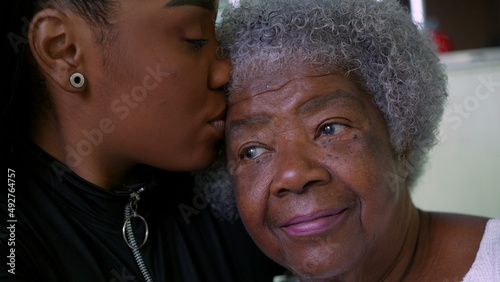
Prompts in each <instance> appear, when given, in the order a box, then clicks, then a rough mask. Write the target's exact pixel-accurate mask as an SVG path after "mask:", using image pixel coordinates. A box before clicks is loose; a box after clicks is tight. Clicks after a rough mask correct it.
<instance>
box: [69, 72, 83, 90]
mask: <svg viewBox="0 0 500 282" xmlns="http://www.w3.org/2000/svg"><path fill="white" fill-rule="evenodd" d="M69 83H71V86H73V87H75V88H82V86H83V85H84V84H85V76H83V74H81V73H79V72H75V73H74V74H72V75H71V76H70V78H69Z"/></svg>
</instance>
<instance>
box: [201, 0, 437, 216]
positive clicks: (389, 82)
mask: <svg viewBox="0 0 500 282" xmlns="http://www.w3.org/2000/svg"><path fill="white" fill-rule="evenodd" d="M217 32H218V37H219V40H220V43H221V47H222V48H223V50H224V52H225V54H226V56H227V57H228V58H229V60H230V61H231V63H232V64H233V68H234V69H233V73H232V79H231V81H230V85H229V89H228V99H229V100H231V99H232V98H233V96H234V95H237V93H238V92H239V91H240V90H241V89H242V88H244V87H245V84H247V83H248V82H249V81H251V80H252V79H255V78H258V77H263V76H266V75H268V74H273V73H280V70H282V69H287V68H288V69H293V68H295V67H296V66H298V65H301V66H309V67H313V68H321V69H325V70H329V69H330V70H332V71H336V70H339V69H341V70H344V71H347V73H350V72H353V73H354V74H356V75H357V76H358V77H359V78H360V79H361V81H362V84H363V85H364V87H365V90H366V91H367V92H368V93H370V94H371V96H372V97H373V102H374V104H375V105H376V106H377V107H378V108H379V109H380V111H381V112H382V113H383V115H384V117H385V120H386V122H387V126H388V128H389V132H390V136H391V143H392V146H393V149H394V151H395V153H396V154H398V155H399V156H400V157H403V156H404V155H405V152H408V151H409V152H410V155H409V158H408V163H407V164H408V167H407V168H408V170H407V171H408V176H407V178H406V180H405V181H406V185H407V187H410V188H411V187H413V186H414V184H415V181H416V180H417V178H418V177H419V176H420V174H421V172H422V168H423V165H424V163H425V162H426V160H427V154H428V152H429V150H430V149H431V148H432V147H433V146H434V145H435V144H436V143H437V129H438V124H439V121H440V120H441V116H442V113H443V108H444V103H445V101H446V97H447V93H446V84H447V83H446V82H447V81H446V80H447V79H446V76H445V74H444V68H443V66H442V65H441V64H440V62H439V59H438V57H437V55H436V52H435V48H434V45H433V44H432V42H431V40H430V39H429V37H428V36H427V35H426V34H425V32H424V31H422V30H420V29H419V28H418V27H417V26H416V25H415V24H414V23H413V22H412V19H411V17H410V14H409V13H408V11H407V10H406V9H405V8H403V7H402V6H401V5H400V4H399V3H398V2H397V1H395V0H387V1H377V0H252V1H251V3H246V4H242V5H241V6H240V7H235V6H228V7H227V8H226V9H225V11H224V12H223V13H222V20H221V22H220V24H219V26H218V30H217ZM225 168H226V166H225V160H224V154H223V153H221V155H220V157H219V158H218V159H217V161H216V162H215V163H214V165H213V166H212V167H209V168H207V169H205V170H203V171H200V172H198V173H196V183H197V185H198V186H200V187H203V189H204V190H205V193H206V196H207V199H208V201H209V202H210V203H211V204H212V208H213V210H214V211H215V213H216V214H217V215H218V216H221V217H223V218H227V219H231V218H235V216H237V212H236V208H235V200H234V195H233V194H232V189H231V187H230V181H229V174H228V173H227V172H226V170H225Z"/></svg>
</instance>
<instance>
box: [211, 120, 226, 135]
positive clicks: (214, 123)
mask: <svg viewBox="0 0 500 282" xmlns="http://www.w3.org/2000/svg"><path fill="white" fill-rule="evenodd" d="M210 124H211V125H212V126H213V127H215V129H216V130H217V131H218V132H219V133H220V134H221V135H222V134H224V127H225V121H224V120H223V119H221V120H214V121H211V122H210Z"/></svg>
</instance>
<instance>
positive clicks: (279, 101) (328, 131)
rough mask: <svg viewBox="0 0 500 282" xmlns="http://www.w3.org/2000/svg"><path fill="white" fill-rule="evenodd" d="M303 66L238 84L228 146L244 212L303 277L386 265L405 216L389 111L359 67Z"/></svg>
mask: <svg viewBox="0 0 500 282" xmlns="http://www.w3.org/2000/svg"><path fill="white" fill-rule="evenodd" d="M297 71H298V70H297ZM303 73H304V75H298V76H297V75H293V74H292V75H291V76H286V75H276V76H275V77H270V78H267V79H268V80H269V81H268V82H269V84H268V83H266V82H262V81H259V80H258V79H257V80H256V81H252V83H249V87H247V88H245V89H243V91H242V92H241V93H233V95H234V96H235V97H236V98H235V99H234V100H231V101H230V103H229V111H228V116H227V126H228V129H227V153H228V164H229V169H230V173H231V174H232V180H233V183H234V187H235V194H236V199H237V203H238V208H239V211H240V215H241V218H242V220H243V222H244V224H245V226H246V228H247V230H248V231H249V233H250V234H251V235H252V237H253V239H254V240H255V241H256V243H257V244H258V245H259V247H260V248H261V249H262V250H263V251H264V252H265V253H266V254H267V255H269V256H270V257H271V258H273V259H274V260H276V261H277V262H279V263H280V264H282V265H284V266H286V267H287V268H289V269H291V270H292V271H294V272H295V273H297V274H299V276H301V278H303V279H306V280H307V279H309V278H328V277H342V275H347V274H348V273H350V274H353V273H354V274H355V275H356V270H359V269H366V268H368V269H371V271H379V269H378V268H380V267H385V266H381V264H380V263H382V264H383V263H385V259H386V256H387V255H388V254H393V253H395V248H397V246H399V243H398V240H401V239H400V238H402V237H404V236H402V235H404V234H402V232H403V231H404V230H405V229H404V228H405V224H402V222H403V218H405V217H406V216H407V215H406V214H404V212H403V211H404V210H405V209H404V205H405V204H406V203H407V202H406V201H405V200H406V199H407V198H405V194H404V193H403V192H398V191H404V188H402V187H396V186H394V185H392V184H393V182H391V180H394V179H396V177H395V176H397V175H399V174H398V171H399V166H398V164H399V162H398V161H397V159H396V157H395V155H394V153H393V150H392V147H391V144H390V141H389V133H388V129H387V127H386V124H385V121H384V118H383V117H382V114H381V113H380V111H379V110H378V109H377V108H376V106H375V105H374V104H373V103H372V101H371V98H370V96H369V95H368V94H367V93H366V92H365V91H363V89H362V88H361V87H360V86H359V84H358V83H357V81H356V80H355V79H353V78H352V76H349V77H346V76H345V75H344V74H316V73H312V72H308V71H307V70H306V71H304V72H303ZM280 81H281V82H282V83H278V84H276V85H274V86H273V83H275V82H280ZM259 85H267V87H269V89H267V90H257V91H256V90H255V89H258V87H259ZM254 86H255V88H252V87H254ZM263 88H264V89H265V88H266V87H263ZM398 185H401V184H400V183H399V184H398ZM359 273H361V272H359ZM359 273H358V274H359ZM344 278H345V277H344ZM351 278H352V277H351Z"/></svg>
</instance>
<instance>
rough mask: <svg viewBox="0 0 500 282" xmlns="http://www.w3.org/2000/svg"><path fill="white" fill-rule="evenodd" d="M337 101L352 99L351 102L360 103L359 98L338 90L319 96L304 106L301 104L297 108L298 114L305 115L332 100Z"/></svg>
mask: <svg viewBox="0 0 500 282" xmlns="http://www.w3.org/2000/svg"><path fill="white" fill-rule="evenodd" d="M337 99H352V100H355V101H357V102H360V101H359V98H357V97H356V96H354V95H353V94H351V93H349V92H347V91H345V90H342V89H339V90H336V91H334V92H333V93H330V94H327V95H323V96H319V97H316V98H314V99H311V100H309V101H307V102H305V103H304V104H302V105H301V106H300V107H299V109H298V113H306V112H311V111H314V110H317V109H319V108H322V107H324V106H325V104H327V103H329V102H331V101H333V100H337Z"/></svg>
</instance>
